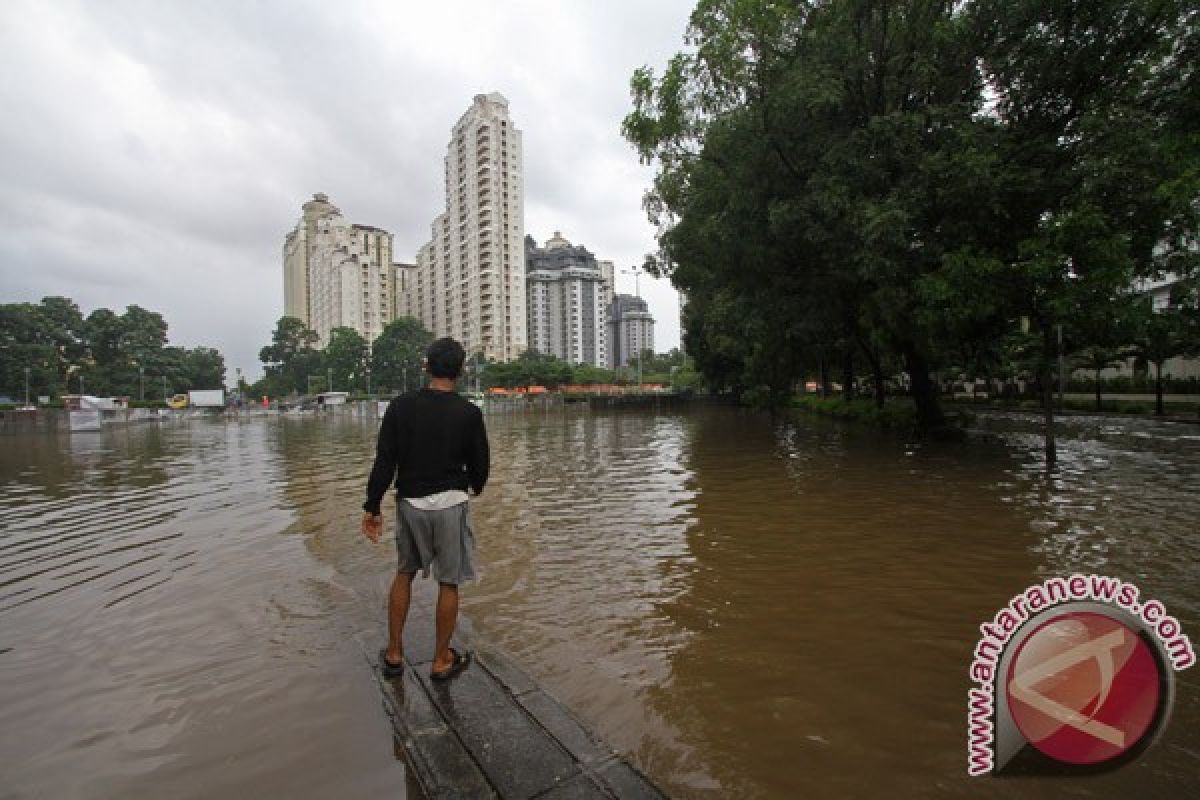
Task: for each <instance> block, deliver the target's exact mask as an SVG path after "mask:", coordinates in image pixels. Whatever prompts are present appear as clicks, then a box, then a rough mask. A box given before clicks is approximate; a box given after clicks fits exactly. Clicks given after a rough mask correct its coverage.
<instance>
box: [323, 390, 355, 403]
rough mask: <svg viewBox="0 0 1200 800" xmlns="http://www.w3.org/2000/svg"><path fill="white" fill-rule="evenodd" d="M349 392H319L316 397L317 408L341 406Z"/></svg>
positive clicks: (347, 397)
mask: <svg viewBox="0 0 1200 800" xmlns="http://www.w3.org/2000/svg"><path fill="white" fill-rule="evenodd" d="M349 397H350V393H349V392H321V393H320V394H318V395H317V405H318V406H342V405H345V404H346V400H347V399H349Z"/></svg>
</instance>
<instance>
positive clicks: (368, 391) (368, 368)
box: [366, 344, 371, 397]
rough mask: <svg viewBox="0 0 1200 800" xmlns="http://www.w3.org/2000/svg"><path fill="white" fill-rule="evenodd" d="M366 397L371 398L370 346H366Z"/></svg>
mask: <svg viewBox="0 0 1200 800" xmlns="http://www.w3.org/2000/svg"><path fill="white" fill-rule="evenodd" d="M366 366H367V397H370V396H371V345H369V344H368V345H367V364H366Z"/></svg>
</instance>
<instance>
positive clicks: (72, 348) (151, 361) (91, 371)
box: [0, 297, 225, 400]
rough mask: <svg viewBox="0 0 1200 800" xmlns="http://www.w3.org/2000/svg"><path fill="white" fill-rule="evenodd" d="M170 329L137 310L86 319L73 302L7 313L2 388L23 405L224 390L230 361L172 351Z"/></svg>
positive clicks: (102, 311)
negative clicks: (27, 398)
mask: <svg viewBox="0 0 1200 800" xmlns="http://www.w3.org/2000/svg"><path fill="white" fill-rule="evenodd" d="M167 330H168V329H167V322H166V320H165V319H164V318H163V316H162V315H161V314H159V313H157V312H154V311H149V310H147V309H144V308H142V307H140V306H136V305H131V306H129V307H128V308H126V309H125V312H124V313H122V314H117V313H116V312H114V311H112V310H110V309H107V308H98V309H96V310H95V311H93V312H92V313H90V314H88V316H87V317H86V318H85V317H84V316H83V313H82V312H81V311H80V309H79V307H78V306H77V305H76V304H75V303H74V302H73V301H71V300H70V299H69V298H66V297H45V298H43V299H42V301H41V303H9V304H4V305H0V388H2V389H3V390H4V391H6V392H8V393H10V394H11V395H12V396H14V397H23V394H24V386H25V370H26V368H28V369H29V383H30V395H31V397H33V396H38V395H45V396H50V397H58V396H61V395H63V394H71V393H78V392H79V391H80V389H81V388H82V389H83V391H85V392H87V393H88V394H98V395H124V396H128V397H132V398H134V399H135V400H136V399H139V398H140V397H141V396H142V395H143V392H144V396H145V398H146V400H161V399H163V396H164V387H165V391H166V392H167V393H168V394H173V393H175V392H182V391H187V390H188V389H193V388H196V389H209V388H216V387H220V386H224V384H225V360H224V358H223V357H222V356H221V354H220V353H218V352H217V351H216V350H214V349H212V348H208V347H197V348H194V349H188V348H183V347H175V346H169V345H168V344H167Z"/></svg>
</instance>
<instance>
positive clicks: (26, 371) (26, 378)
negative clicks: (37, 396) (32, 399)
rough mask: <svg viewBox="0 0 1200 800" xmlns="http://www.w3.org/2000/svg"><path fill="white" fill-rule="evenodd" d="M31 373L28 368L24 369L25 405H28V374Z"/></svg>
mask: <svg viewBox="0 0 1200 800" xmlns="http://www.w3.org/2000/svg"><path fill="white" fill-rule="evenodd" d="M31 372H33V370H32V369H30V368H29V367H26V368H25V405H26V406H28V405H29V374H30V373H31Z"/></svg>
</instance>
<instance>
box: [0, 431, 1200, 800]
mask: <svg viewBox="0 0 1200 800" xmlns="http://www.w3.org/2000/svg"><path fill="white" fill-rule="evenodd" d="M488 424H489V430H490V435H491V440H492V453H493V472H492V479H491V482H490V483H489V486H488V489H487V490H486V492H485V493H484V495H483V497H481V498H480V499H479V500H478V501H476V503H475V505H474V510H473V513H474V515H475V528H476V532H477V538H478V542H479V563H480V565H481V566H482V579H481V581H480V582H479V583H478V584H475V585H473V586H470V587H468V588H467V589H466V591H465V592H464V610H465V613H466V615H467V617H468V619H469V623H470V625H471V627H472V629H473V630H474V632H475V634H476V635H478V636H482V637H483V638H485V639H487V640H489V641H491V642H494V643H495V644H497V645H499V646H500V647H501V648H503V649H505V650H507V651H508V652H509V653H511V654H512V655H514V656H515V657H516V658H517V659H518V660H519V661H520V662H521V663H522V664H523V665H524V666H525V668H526V669H527V670H528V671H529V672H530V674H531V675H532V676H533V677H535V678H537V679H538V680H539V681H540V682H541V683H542V684H543V686H544V687H545V688H546V689H547V690H548V691H550V692H551V693H552V694H554V695H555V696H556V697H558V698H559V699H560V700H562V701H563V702H564V703H566V704H567V705H568V706H570V707H571V708H572V709H574V710H575V712H576V713H577V714H579V715H580V717H581V718H582V719H583V720H585V721H586V722H587V723H588V724H589V725H590V726H592V727H593V728H594V730H595V731H596V732H597V733H598V734H599V735H600V736H601V737H602V738H604V739H605V740H606V741H607V742H609V743H610V744H612V745H613V746H614V747H616V748H618V749H620V750H622V751H624V752H628V753H629V754H630V755H631V758H632V760H633V761H634V762H635V763H636V764H637V765H638V766H639V767H640V768H641V769H643V770H644V771H645V772H646V773H647V774H648V775H649V776H650V777H651V778H652V779H654V780H655V781H656V782H658V783H659V785H660V786H661V787H662V788H663V789H664V790H665V791H667V792H668V793H669V794H670V795H672V796H677V797H685V798H692V797H694V798H726V797H737V798H757V797H762V798H767V797H770V798H774V797H796V796H803V797H816V798H823V797H874V796H892V797H913V798H923V797H948V798H968V797H970V798H975V797H983V798H1003V797H1021V798H1059V797H1125V796H1130V795H1135V794H1136V796H1137V797H1139V798H1140V799H1141V800H1149V799H1150V798H1160V797H1161V798H1179V797H1187V796H1193V795H1195V794H1197V793H1198V792H1200V687H1198V686H1197V678H1196V676H1195V674H1194V673H1195V670H1192V671H1188V672H1184V673H1181V674H1180V675H1179V681H1178V684H1177V695H1178V696H1177V701H1176V705H1175V709H1174V714H1173V718H1172V720H1171V722H1170V725H1169V727H1168V729H1167V732H1166V735H1165V736H1164V737H1163V739H1162V740H1161V741H1159V742H1158V743H1157V744H1156V745H1155V747H1154V748H1153V749H1152V750H1151V751H1150V752H1149V753H1148V754H1147V755H1146V756H1145V757H1143V758H1142V759H1141V760H1140V761H1138V762H1137V763H1135V764H1133V765H1131V766H1128V767H1126V768H1124V769H1122V770H1119V771H1117V772H1113V773H1110V774H1107V775H1103V776H1098V777H1091V778H1087V779H1073V780H1070V781H1061V780H1060V781H1055V780H1050V779H1040V778H1039V779H1032V778H1020V779H968V778H967V777H966V735H965V716H966V692H967V689H968V686H969V684H968V677H967V669H968V665H969V662H970V658H971V652H972V649H973V648H974V645H975V642H976V640H977V639H978V636H979V632H978V626H979V624H980V623H981V622H983V621H985V620H988V619H990V618H991V617H992V615H993V614H994V613H995V611H996V610H997V609H998V608H1000V607H1001V606H1003V605H1004V604H1005V603H1006V602H1007V601H1008V599H1009V598H1010V597H1011V596H1012V595H1013V594H1014V593H1016V592H1018V591H1020V590H1022V589H1023V588H1025V587H1026V586H1028V585H1030V584H1032V583H1034V582H1037V581H1040V580H1042V579H1044V578H1046V577H1049V576H1052V575H1062V574H1069V573H1070V572H1073V571H1076V570H1086V571H1093V570H1094V571H1097V572H1102V573H1105V574H1110V575H1115V576H1119V577H1121V578H1124V579H1126V580H1129V581H1133V582H1135V583H1137V584H1138V585H1139V586H1140V587H1141V588H1142V590H1143V592H1144V593H1145V595H1147V596H1150V597H1156V598H1158V599H1160V600H1162V601H1163V603H1164V604H1165V605H1166V606H1167V608H1168V610H1169V611H1170V612H1171V613H1172V614H1174V615H1175V616H1177V617H1178V618H1179V619H1180V621H1181V622H1182V623H1183V626H1184V631H1185V632H1186V633H1188V634H1190V635H1191V636H1192V638H1193V641H1196V640H1200V560H1198V557H1200V526H1198V525H1197V520H1198V519H1200V491H1198V490H1197V486H1196V478H1197V476H1198V475H1200V427H1196V426H1181V425H1167V424H1161V423H1155V422H1153V421H1146V420H1119V421H1118V420H1112V419H1107V418H1094V417H1073V418H1069V419H1067V420H1065V421H1063V423H1062V429H1061V437H1062V438H1061V440H1060V447H1061V450H1060V461H1061V463H1060V465H1059V468H1058V469H1057V471H1056V472H1054V473H1053V474H1051V475H1050V476H1047V475H1046V473H1045V471H1044V468H1043V466H1042V464H1041V462H1040V458H1041V454H1040V447H1041V440H1040V439H1039V438H1038V437H1037V436H1036V435H1035V434H1034V432H1033V431H1034V428H1033V421H1032V418H1030V417H1017V416H1011V417H1010V416H1005V415H990V416H984V417H981V418H980V419H979V420H978V421H977V422H976V427H977V428H979V429H980V430H983V431H986V432H987V434H988V435H987V436H986V437H976V438H974V439H973V440H972V441H971V442H970V443H968V444H938V445H933V444H922V445H917V444H914V443H913V442H910V441H906V440H905V439H904V438H901V437H893V436H886V435H882V434H879V433H877V432H874V431H870V430H866V429H861V428H855V427H847V426H843V425H838V424H835V423H831V422H827V421H824V420H819V419H814V418H810V417H800V418H796V419H790V420H774V421H773V420H771V419H770V418H769V417H766V416H764V415H759V414H753V413H750V412H743V411H738V410H734V409H725V408H696V409H694V410H692V411H690V412H687V413H678V414H666V413H664V414H657V415H656V414H652V413H648V412H647V413H641V412H612V413H603V412H589V411H586V410H583V409H579V408H568V409H567V410H565V411H564V410H561V409H560V410H555V411H550V412H544V413H543V412H536V413H527V414H496V415H491V416H489V417H488ZM374 435H375V420H374V419H371V418H356V417H354V416H351V415H346V416H341V417H337V418H302V419H288V418H279V417H274V418H262V417H260V418H246V419H243V420H241V421H225V420H219V419H213V420H198V421H192V422H174V423H167V424H163V425H161V426H152V425H146V426H141V427H128V428H111V429H108V430H106V431H104V432H103V433H100V434H83V435H80V434H76V435H74V436H69V435H67V434H65V433H61V434H57V435H55V434H48V433H38V434H33V433H23V434H9V435H5V436H4V437H2V438H0V797H85V796H86V797H112V798H117V797H130V796H172V797H212V796H235V795H236V796H278V795H283V794H285V793H286V794H287V795H288V796H290V797H329V796H338V797H348V798H352V797H374V796H378V795H380V794H381V793H383V794H387V795H391V796H394V795H395V794H397V793H401V792H403V790H404V787H405V786H406V783H407V781H408V778H407V776H406V774H405V769H404V765H403V763H402V762H401V761H399V760H398V759H397V757H396V756H395V754H394V751H393V746H392V742H391V729H390V725H389V723H388V721H387V718H386V716H385V715H384V712H383V710H382V708H381V706H380V702H379V690H378V688H377V687H376V685H375V683H374V681H373V678H372V676H371V671H370V669H369V666H368V665H367V663H366V661H365V659H364V657H363V654H362V652H361V646H360V644H359V641H358V640H357V639H356V637H362V636H364V632H365V635H366V636H367V637H368V638H369V637H370V636H374V635H376V634H378V636H379V637H382V624H383V622H382V618H383V617H382V604H383V598H384V592H385V590H386V586H387V581H388V578H389V577H390V575H389V570H390V568H391V565H392V564H393V563H394V551H393V550H392V548H391V546H390V545H380V546H378V547H372V546H371V545H369V544H367V543H365V542H364V541H362V539H361V537H360V536H359V534H358V532H357V525H358V517H359V511H358V509H359V504H360V503H361V498H362V493H363V486H364V482H365V476H366V473H367V470H368V469H369V467H370V460H371V456H372V447H373V441H374ZM384 508H385V513H386V514H389V515H390V513H391V509H392V508H393V504H392V501H391V499H389V500H388V501H387V502H386V503H385V506H384ZM389 524H390V518H389Z"/></svg>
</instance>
